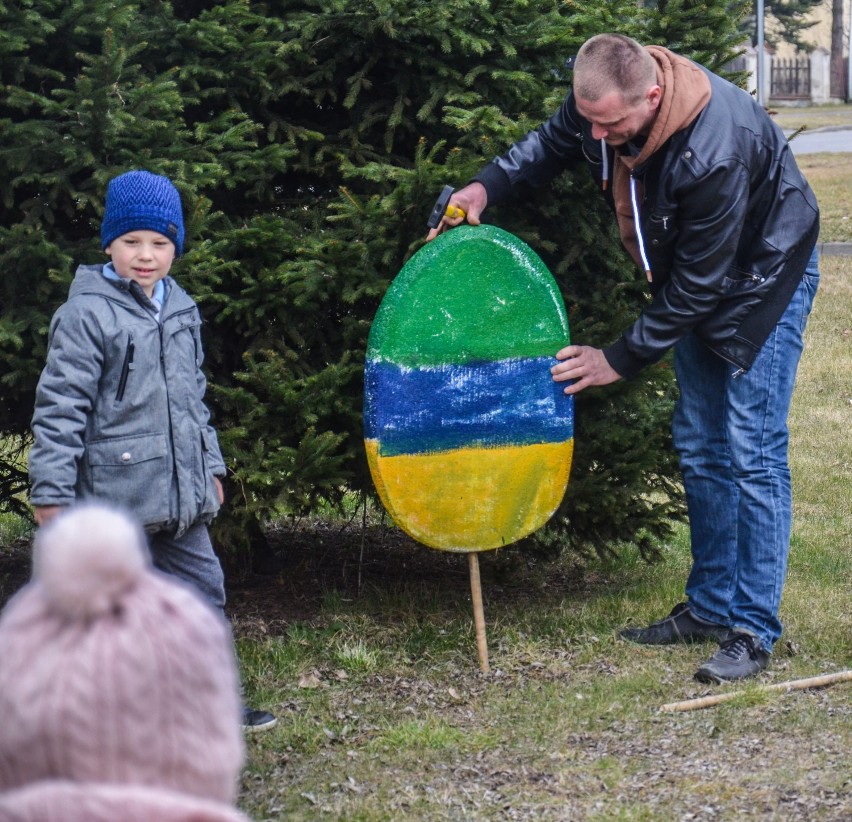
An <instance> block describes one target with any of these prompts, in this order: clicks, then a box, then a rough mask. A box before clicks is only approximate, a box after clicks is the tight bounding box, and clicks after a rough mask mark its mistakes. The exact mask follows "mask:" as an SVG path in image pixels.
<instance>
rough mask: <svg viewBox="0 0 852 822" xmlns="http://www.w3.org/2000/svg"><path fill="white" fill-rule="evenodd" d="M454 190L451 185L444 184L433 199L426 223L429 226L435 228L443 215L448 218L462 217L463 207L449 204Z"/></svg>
mask: <svg viewBox="0 0 852 822" xmlns="http://www.w3.org/2000/svg"><path fill="white" fill-rule="evenodd" d="M454 191H455V189H454V188H453V187H452V186H444V190H443V191H442V192H441V194H440V195H439V197H438V199H437V200H435V205H434V206H432V212H431V214H429V221H428V222H427V223H426V225H427V226H428V227H429V228H437V227H438V226H439V225H440V223H441V219H442V218H443V217H449V218H450V219H453V218H455V217H464V209H461V208H459V207H458V206H454V205H450V197H452V196H453V192H454Z"/></svg>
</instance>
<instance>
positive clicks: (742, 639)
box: [719, 634, 757, 660]
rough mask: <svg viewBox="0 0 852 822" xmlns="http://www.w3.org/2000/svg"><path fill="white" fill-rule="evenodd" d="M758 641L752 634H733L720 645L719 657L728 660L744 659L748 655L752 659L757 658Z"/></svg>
mask: <svg viewBox="0 0 852 822" xmlns="http://www.w3.org/2000/svg"><path fill="white" fill-rule="evenodd" d="M756 645H757V639H756V637H753V636H752V635H751V634H732V635H731V636H730V637H728V639H725V640H722V642H720V643H719V655H720V656H725V657H727V658H728V659H732V660H737V659H742V657H743V656H745V655H746V654H748V655H749V657H750V658H751V659H754V658H755V657H756V656H757V648H756Z"/></svg>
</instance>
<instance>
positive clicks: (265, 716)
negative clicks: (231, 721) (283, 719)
mask: <svg viewBox="0 0 852 822" xmlns="http://www.w3.org/2000/svg"><path fill="white" fill-rule="evenodd" d="M277 724H278V720H277V719H276V718H275V717H274V716H273V715H272V714H271V713H269V711H257V710H255V709H254V708H249V706H248V705H243V730H244V731H246V732H247V733H257V732H258V731H268V730H269V729H270V728H274V727H275V726H276V725H277Z"/></svg>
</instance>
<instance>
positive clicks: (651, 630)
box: [620, 602, 730, 645]
mask: <svg viewBox="0 0 852 822" xmlns="http://www.w3.org/2000/svg"><path fill="white" fill-rule="evenodd" d="M729 633H730V631H729V630H728V628H726V627H725V626H724V625H719V624H718V623H716V622H708V621H707V620H706V619H701V617H697V616H695V614H693V613H692V611H690V610H689V606H688V605H687V604H686V603H685V602H680V603H678V604H677V605H675V607H674V608H672V610H671V613H670V614H669V615H668V616H667V617H665V618H664V619H660V620H658V621H657V622H652V623H651V624H650V625H649V626H648V627H647V628H624V630H622V631H621V633H620V636H621V638H622V639H626V640H628V641H629V642H638V643H639V644H640V645H675V644H677V643H678V642H703V641H705V640H709V639H712V640H715V641H716V642H721V641H722V640H723V639H725V638H726V637H727V636H728V634H729Z"/></svg>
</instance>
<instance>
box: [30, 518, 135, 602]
mask: <svg viewBox="0 0 852 822" xmlns="http://www.w3.org/2000/svg"><path fill="white" fill-rule="evenodd" d="M146 565H147V552H146V550H145V548H144V535H143V534H142V531H141V529H140V528H139V527H138V526H137V525H136V524H135V523H133V522H132V521H131V520H130V519H129V518H128V517H126V516H125V515H124V514H121V513H119V512H117V511H115V510H113V509H111V508H106V507H104V506H100V505H81V506H78V507H74V508H71V509H69V511H68V512H67V513H65V514H62V515H61V516H60V517H58V518H57V519H56V520H54V521H53V522H51V523H50V524H49V525H47V526H46V527H45V528H43V529H42V530H41V531H39V533H38V535H37V537H36V541H35V549H34V554H33V577H34V578H35V579H37V580H40V581H41V583H42V585H43V586H44V591H45V595H46V598H47V600H48V601H49V602H50V603H51V605H53V606H55V607H56V608H57V609H58V610H59V611H60V612H62V613H64V614H66V615H68V616H70V617H74V618H85V617H88V616H96V615H98V614H103V613H106V612H108V611H109V610H111V609H112V608H113V607H114V606H115V604H116V603H117V602H118V600H119V599H120V597H121V596H122V595H123V594H124V592H125V591H127V590H129V589H130V588H132V587H133V585H134V584H135V583H136V581H137V580H138V579H140V577H141V576H142V575H143V574H144V573H145V568H146Z"/></svg>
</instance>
